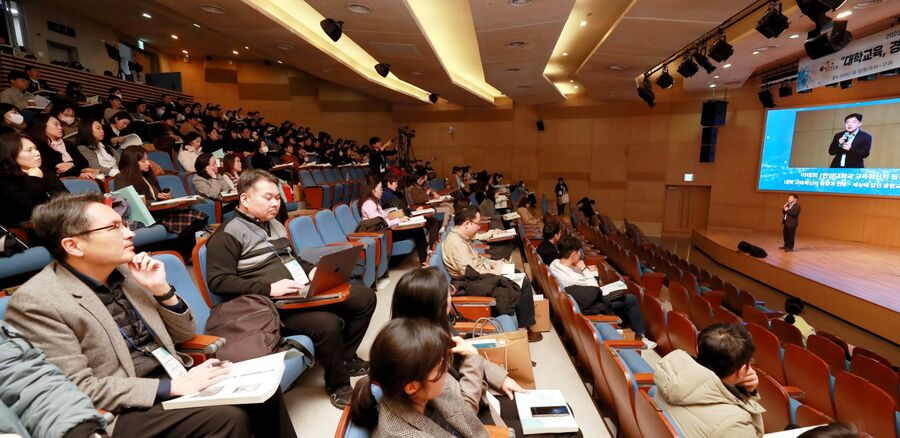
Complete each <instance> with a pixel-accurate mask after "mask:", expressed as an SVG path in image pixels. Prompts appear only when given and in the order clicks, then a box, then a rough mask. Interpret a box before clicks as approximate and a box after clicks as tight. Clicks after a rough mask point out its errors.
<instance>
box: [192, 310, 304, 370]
mask: <svg viewBox="0 0 900 438" xmlns="http://www.w3.org/2000/svg"><path fill="white" fill-rule="evenodd" d="M206 332H207V333H208V334H210V335H215V336H219V337H222V338H225V341H226V342H225V345H224V346H222V347H221V348H219V350H218V351H217V352H216V358H217V359H220V360H228V361H232V362H240V361H243V360H247V359H253V358H256V357H262V356H265V355H268V354H272V353H277V352H280V351H287V350H289V349H291V348H295V349H297V350H298V351H300V353H302V354H303V355H305V356H306V357H307V358H308V359H309V360H312V359H313V356H312V354H310V352H309V351H308V350H307V349H306V348H305V347H304V346H303V345H301V344H299V343H297V342H295V341H292V340H286V339H284V338H282V337H281V318H279V316H278V309H276V308H275V304H273V303H272V300H270V299H269V298H268V297H264V296H262V295H242V296H240V297H238V298H235V299H233V300H230V301H226V302H224V303H222V304H219V305H218V306H216V307H214V308H213V309H212V310H211V311H210V312H209V319H208V320H207V321H206Z"/></svg>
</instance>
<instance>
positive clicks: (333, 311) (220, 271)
mask: <svg viewBox="0 0 900 438" xmlns="http://www.w3.org/2000/svg"><path fill="white" fill-rule="evenodd" d="M237 191H238V196H240V201H239V202H240V204H239V205H238V207H237V209H236V210H235V213H236V214H235V216H234V218H232V219H230V220H228V221H225V222H224V223H222V225H221V226H219V228H218V229H216V232H215V233H214V234H213V235H212V237H210V239H209V242H208V243H207V245H206V248H207V254H208V256H207V259H206V269H207V273H208V278H209V280H208V281H209V288H210V290H211V291H212V293H214V294H216V295H218V296H220V297H222V298H224V299H225V300H229V299H233V298H236V297H239V296H241V295H244V294H254V295H262V296H267V297H279V296H282V295H288V294H292V293H297V292H299V291H300V289H301V288H302V287H303V286H304V285H303V284H302V283H300V281H298V277H300V274H299V273H298V272H297V270H298V269H302V270H303V272H304V274H305V275H306V276H308V277H309V278H312V277H313V276H314V275H315V267H314V266H313V265H312V264H311V263H309V262H308V261H306V260H303V259H301V258H300V257H297V256H295V255H294V254H293V252H292V251H291V244H290V240H289V239H288V235H287V230H286V229H285V228H284V225H282V224H281V223H280V222H278V221H277V220H273V219H275V216H276V215H277V214H278V210H279V206H280V204H281V196H280V194H279V191H278V179H277V178H275V176H274V175H272V174H270V173H268V172H266V171H263V170H259V169H252V170H249V171H246V172H244V173H243V174H241V178H240V179H239V180H238V184H237ZM301 278H302V277H301ZM374 311H375V291H373V290H372V289H370V288H367V287H365V286H356V285H354V286H351V287H350V297H349V298H347V300H345V301H343V302H340V303H336V304H331V305H327V306H319V307H314V308H311V309H303V310H287V311H282V312H281V314H280V316H281V322H282V323H283V324H284V327H285V329H286V331H287V333H285V334H287V335H291V334H297V333H299V334H304V335H307V336H309V337H310V338H311V339H312V340H313V343H314V344H315V347H316V359H317V360H318V362H319V363H320V364H322V367H323V368H324V369H325V389H326V390H327V391H328V393H329V395H330V397H331V404H333V405H334V406H335V407H337V408H339V409H343V408H344V407H345V406H347V405H348V404H350V396H351V392H352V389H351V388H350V377H351V376H361V375H364V374H366V373H368V371H369V362H368V361H365V360H362V359H361V358H360V357H359V356H357V355H356V349H357V348H358V347H359V344H360V342H362V339H363V336H365V334H366V329H367V328H368V327H369V321H370V320H371V319H372V313H373V312H374Z"/></svg>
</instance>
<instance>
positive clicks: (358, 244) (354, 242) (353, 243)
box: [325, 240, 366, 248]
mask: <svg viewBox="0 0 900 438" xmlns="http://www.w3.org/2000/svg"><path fill="white" fill-rule="evenodd" d="M343 245H350V246H355V247H359V248H362V247H363V246H366V244H365V243H364V242H360V241H358V240H348V241H346V242H334V243H328V244H326V245H325V246H343Z"/></svg>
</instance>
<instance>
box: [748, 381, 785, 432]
mask: <svg viewBox="0 0 900 438" xmlns="http://www.w3.org/2000/svg"><path fill="white" fill-rule="evenodd" d="M756 375H757V377H758V378H759V386H757V387H756V390H757V391H758V392H759V397H760V400H759V402H760V404H762V406H763V407H764V408H766V412H764V413H763V424H764V426H765V431H766V433H772V432H780V431H782V430H784V428H785V427H787V425H788V424H791V406H790V402H789V400H788V394H787V391H785V390H784V387H782V386H781V384H779V383H778V382H776V381H775V379H773V378H772V377H770V376H769V375H768V374H766V373H765V372H764V371H762V370H758V372H757V373H756Z"/></svg>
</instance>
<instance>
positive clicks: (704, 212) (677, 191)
mask: <svg viewBox="0 0 900 438" xmlns="http://www.w3.org/2000/svg"><path fill="white" fill-rule="evenodd" d="M709 194H710V187H709V186H666V213H665V217H664V218H663V227H662V232H663V234H665V235H674V236H688V235H690V233H691V229H693V228H695V229H704V228H706V223H707V221H708V219H709Z"/></svg>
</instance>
